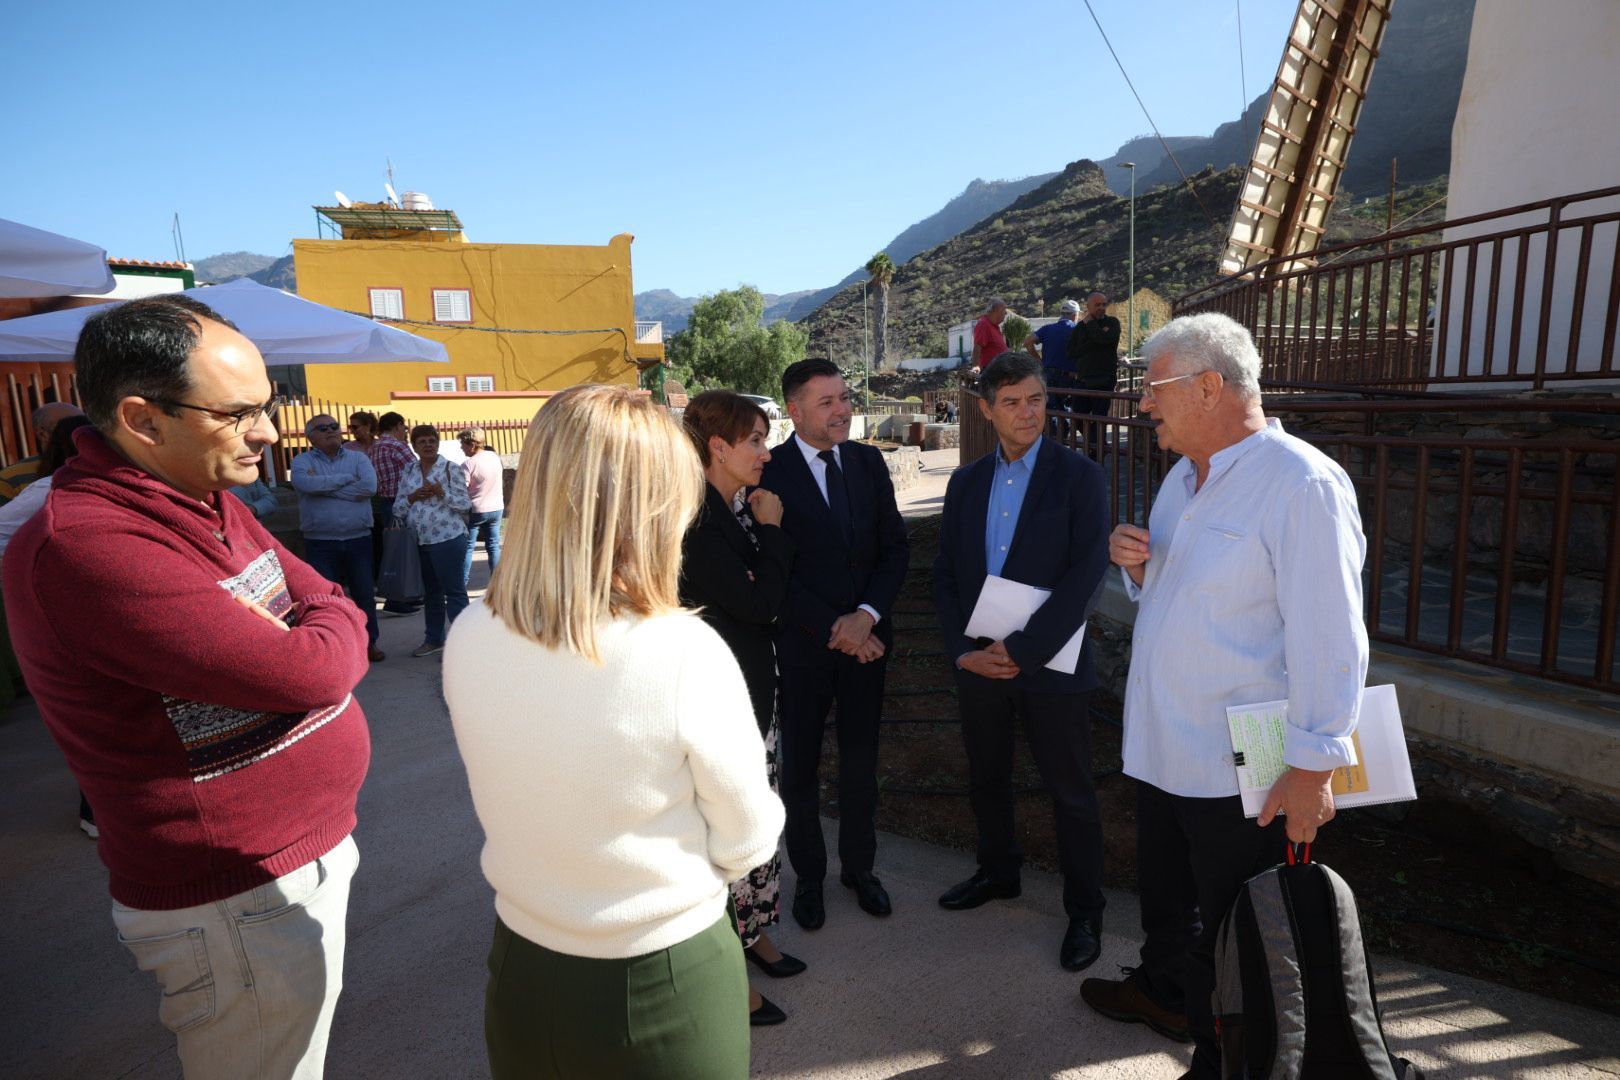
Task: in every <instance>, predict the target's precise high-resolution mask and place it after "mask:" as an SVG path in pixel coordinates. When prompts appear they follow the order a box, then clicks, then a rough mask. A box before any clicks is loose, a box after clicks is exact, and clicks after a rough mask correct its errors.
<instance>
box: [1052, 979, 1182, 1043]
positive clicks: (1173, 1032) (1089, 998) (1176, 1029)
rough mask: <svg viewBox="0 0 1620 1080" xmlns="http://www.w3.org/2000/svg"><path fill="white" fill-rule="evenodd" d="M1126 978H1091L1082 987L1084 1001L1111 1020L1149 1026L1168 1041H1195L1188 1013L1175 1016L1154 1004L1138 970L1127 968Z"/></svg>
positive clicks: (1081, 992) (1081, 996)
mask: <svg viewBox="0 0 1620 1080" xmlns="http://www.w3.org/2000/svg"><path fill="white" fill-rule="evenodd" d="M1123 970H1124V971H1125V973H1126V974H1125V977H1124V978H1123V979H1087V980H1086V981H1085V982H1083V983H1081V984H1080V1000H1081V1001H1084V1002H1085V1003H1086V1004H1087V1005H1090V1006H1091V1007H1092V1008H1093V1009H1096V1010H1097V1011H1098V1012H1100V1013H1102V1014H1103V1015H1104V1016H1106V1017H1108V1018H1109V1019H1110V1020H1122V1021H1124V1022H1125V1023H1127V1024H1146V1025H1147V1026H1148V1027H1150V1028H1152V1029H1153V1030H1154V1031H1157V1032H1158V1033H1159V1034H1160V1035H1163V1036H1164V1037H1165V1038H1167V1039H1174V1040H1175V1041H1176V1042H1183V1043H1184V1042H1192V1032H1190V1031H1188V1030H1187V1014H1186V1013H1174V1012H1171V1011H1170V1010H1169V1009H1166V1008H1163V1007H1161V1006H1159V1005H1156V1004H1154V1003H1153V1001H1152V999H1150V998H1149V997H1148V996H1147V994H1145V993H1144V992H1143V991H1142V983H1141V980H1140V979H1138V978H1137V977H1136V970H1135V969H1134V968H1126V969H1123Z"/></svg>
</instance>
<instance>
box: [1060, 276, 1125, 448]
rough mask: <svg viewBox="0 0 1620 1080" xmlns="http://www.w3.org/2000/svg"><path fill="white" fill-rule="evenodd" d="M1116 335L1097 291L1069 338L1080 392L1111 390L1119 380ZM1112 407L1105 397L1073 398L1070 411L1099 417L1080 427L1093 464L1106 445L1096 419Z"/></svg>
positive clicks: (1114, 321)
mask: <svg viewBox="0 0 1620 1080" xmlns="http://www.w3.org/2000/svg"><path fill="white" fill-rule="evenodd" d="M1119 335H1120V327H1119V320H1118V319H1116V318H1114V317H1113V316H1112V315H1110V314H1108V297H1106V296H1104V295H1103V294H1102V293H1100V292H1094V293H1092V294H1091V295H1090V296H1088V297H1086V313H1085V316H1084V317H1083V318H1081V320H1080V321H1079V322H1078V323H1076V324H1075V327H1074V332H1073V333H1071V334H1070V335H1069V366H1070V367H1071V369H1072V370H1073V371H1074V378H1075V385H1076V386H1078V387H1079V388H1080V389H1082V390H1108V391H1112V390H1114V389H1115V386H1116V383H1117V380H1118V378H1119ZM1113 405H1114V400H1113V398H1109V397H1077V398H1075V399H1074V404H1073V406H1072V407H1071V411H1073V412H1077V413H1081V414H1082V415H1086V416H1095V417H1098V418H1099V419H1098V420H1097V421H1095V422H1092V423H1088V424H1085V425H1083V426H1084V428H1085V431H1086V453H1088V454H1090V455H1091V457H1092V460H1094V461H1099V462H1100V461H1102V452H1103V447H1104V446H1105V445H1106V440H1105V439H1104V430H1103V423H1102V420H1101V419H1100V418H1101V417H1105V416H1107V415H1108V412H1109V410H1110V409H1112V408H1113Z"/></svg>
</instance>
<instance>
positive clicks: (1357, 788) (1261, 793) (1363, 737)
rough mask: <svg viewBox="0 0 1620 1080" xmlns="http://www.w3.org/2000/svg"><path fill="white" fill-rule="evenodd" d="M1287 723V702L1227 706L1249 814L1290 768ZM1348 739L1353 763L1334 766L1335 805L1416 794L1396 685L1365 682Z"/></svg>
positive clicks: (1262, 805)
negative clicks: (1285, 742)
mask: <svg viewBox="0 0 1620 1080" xmlns="http://www.w3.org/2000/svg"><path fill="white" fill-rule="evenodd" d="M1287 723H1288V702H1286V701H1260V702H1256V703H1254V704H1252V705H1232V706H1229V707H1228V708H1227V710H1226V724H1227V727H1228V729H1229V730H1230V732H1231V736H1232V761H1233V764H1234V765H1236V767H1237V774H1238V791H1239V793H1240V794H1241V795H1242V796H1243V812H1244V814H1246V815H1247V816H1249V817H1259V816H1260V811H1261V810H1262V809H1264V808H1265V802H1266V795H1267V794H1268V793H1269V792H1270V791H1271V786H1272V785H1273V784H1275V783H1276V782H1277V778H1278V777H1279V776H1281V775H1282V774H1283V771H1284V770H1286V769H1287V768H1288V766H1287V765H1286V764H1285V763H1284V762H1283V732H1284V727H1285V725H1286V724H1287ZM1351 741H1352V742H1353V743H1354V744H1355V751H1356V763H1355V764H1354V765H1346V766H1344V767H1343V768H1340V769H1335V770H1333V805H1334V806H1336V807H1339V808H1340V809H1347V808H1349V807H1353V806H1376V805H1378V804H1379V803H1392V802H1407V801H1410V800H1412V799H1416V798H1417V785H1416V783H1415V782H1414V781H1413V779H1412V759H1411V758H1410V757H1409V756H1408V755H1407V752H1406V731H1405V729H1404V728H1402V726H1401V711H1400V705H1399V703H1398V702H1397V701H1396V699H1395V687H1393V686H1389V685H1384V686H1369V687H1367V688H1366V689H1365V690H1363V691H1362V692H1361V715H1360V719H1359V720H1358V721H1357V723H1356V731H1355V734H1354V735H1353V736H1352V737H1351Z"/></svg>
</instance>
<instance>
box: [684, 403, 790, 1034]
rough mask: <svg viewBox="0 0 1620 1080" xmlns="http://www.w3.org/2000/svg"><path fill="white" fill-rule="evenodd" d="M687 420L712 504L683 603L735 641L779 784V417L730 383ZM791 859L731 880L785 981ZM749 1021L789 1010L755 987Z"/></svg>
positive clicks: (746, 922)
mask: <svg viewBox="0 0 1620 1080" xmlns="http://www.w3.org/2000/svg"><path fill="white" fill-rule="evenodd" d="M681 421H682V423H683V424H685V426H686V433H687V434H688V435H690V436H691V437H692V443H693V445H695V446H696V447H697V452H698V460H699V461H701V462H702V464H703V476H704V479H705V480H706V481H707V482H706V483H705V484H704V485H703V489H704V490H703V506H702V508H701V509H700V510H699V511H698V516H697V520H696V521H694V522H693V523H692V527H691V528H690V529H687V530H686V539H685V540H684V541H683V542H682V552H683V555H682V559H681V602H682V603H683V604H686V605H687V606H688V607H692V608H696V609H698V610H699V613H700V614H701V615H702V616H703V621H704V622H706V623H708V624H709V625H710V626H712V627H713V628H714V630H715V632H716V633H718V634H719V635H720V637H721V638H722V639H723V640H724V641H725V643H726V645H727V646H729V647H730V649H731V652H732V655H733V656H735V657H736V658H737V664H738V665H739V666H740V667H741V668H742V673H743V679H744V680H745V681H746V682H747V683H748V696H749V699H750V700H751V701H752V702H753V706H754V720H755V721H756V723H757V724H758V725H759V733H760V735H761V736H763V737H764V739H765V771H766V774H767V775H768V777H769V778H770V782H771V787H772V789H773V790H774V789H775V787H776V747H777V738H778V722H777V700H776V699H777V686H776V680H777V676H776V646H775V643H774V641H773V637H774V634H775V630H776V619H777V616H778V615H780V614H781V613H782V605H783V603H784V602H785V601H786V599H787V586H788V573H789V571H790V570H791V568H792V566H793V541H792V540H791V539H790V538H789V537H788V535H787V533H785V532H783V531H782V500H781V499H779V498H777V497H776V496H775V495H774V494H772V493H771V492H769V491H767V490H765V489H764V488H762V487H758V486H756V485H758V483H759V481H760V475H761V474H762V473H763V472H764V469H765V463H766V462H767V461H769V460H771V452H770V451H769V450H767V449H766V448H765V441H766V439H767V438H768V437H769V434H770V430H771V427H770V420H769V419H768V418H767V417H766V415H765V411H764V410H763V409H761V408H760V407H759V406H758V405H756V404H755V403H754V402H752V401H749V400H748V399H747V398H745V397H743V396H741V395H740V394H734V393H732V392H731V391H729V390H706V391H704V392H703V393H701V394H699V395H698V396H697V397H695V398H693V399H692V400H691V401H690V402H689V403H688V404H687V406H686V412H685V413H684V414H682V417H681ZM781 877H782V859H781V856H780V855H779V854H778V853H776V852H775V851H773V852H772V853H771V858H770V860H769V861H768V862H765V863H763V864H761V865H760V866H756V867H755V868H754V869H752V870H750V871H749V872H748V875H747V876H746V877H744V878H742V879H741V880H740V881H737V882H734V883H733V884H732V886H731V899H732V905H733V906H734V907H735V909H736V913H737V934H738V936H739V937H740V938H741V939H742V944H743V950H744V952H745V953H746V955H747V956H748V959H749V960H750V961H752V962H753V963H754V964H755V965H757V966H758V967H759V968H760V970H762V971H764V972H765V974H767V975H769V976H771V977H772V978H775V979H785V978H788V977H790V976H793V975H797V974H799V973H800V972H802V971H804V970H805V964H804V962H803V961H802V960H798V959H795V958H794V957H791V956H788V955H787V954H785V953H783V952H782V951H780V950H779V949H777V947H776V945H775V943H774V942H772V941H771V938H770V935H769V934H767V933H766V930H767V929H768V928H769V927H772V926H775V925H776V922H777V919H778V918H779V917H780V912H781V902H780V898H781V890H782V883H781ZM748 1008H749V1012H748V1019H749V1023H751V1024H754V1025H760V1024H779V1023H781V1022H782V1021H783V1020H786V1019H787V1014H785V1013H784V1012H782V1010H781V1009H780V1008H778V1007H777V1006H776V1005H774V1004H772V1003H771V1002H770V1001H769V1000H768V999H766V998H765V997H764V996H763V995H762V994H760V993H759V992H758V991H755V990H753V989H750V990H749V999H748Z"/></svg>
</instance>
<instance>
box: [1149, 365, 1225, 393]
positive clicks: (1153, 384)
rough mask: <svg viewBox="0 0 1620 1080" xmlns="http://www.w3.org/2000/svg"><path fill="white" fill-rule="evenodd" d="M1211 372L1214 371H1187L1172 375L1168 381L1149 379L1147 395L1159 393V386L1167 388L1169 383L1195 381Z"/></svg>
mask: <svg viewBox="0 0 1620 1080" xmlns="http://www.w3.org/2000/svg"><path fill="white" fill-rule="evenodd" d="M1213 370H1215V369H1214V368H1205V369H1204V370H1203V371H1189V372H1187V374H1185V375H1172V376H1170V377H1169V378H1168V379H1150V380H1148V383H1147V388H1148V393H1150V394H1157V393H1158V392H1159V387H1161V386H1169V385H1170V384H1171V383H1173V382H1180V381H1181V380H1182V379H1196V378H1198V376H1200V375H1203V374H1204V373H1205V372H1209V371H1213Z"/></svg>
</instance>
